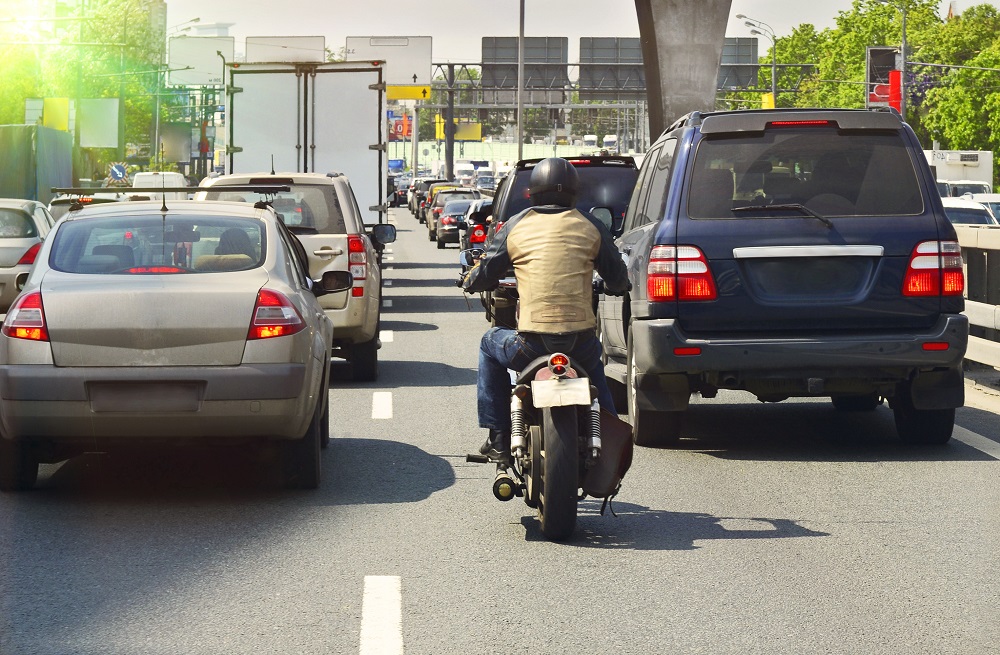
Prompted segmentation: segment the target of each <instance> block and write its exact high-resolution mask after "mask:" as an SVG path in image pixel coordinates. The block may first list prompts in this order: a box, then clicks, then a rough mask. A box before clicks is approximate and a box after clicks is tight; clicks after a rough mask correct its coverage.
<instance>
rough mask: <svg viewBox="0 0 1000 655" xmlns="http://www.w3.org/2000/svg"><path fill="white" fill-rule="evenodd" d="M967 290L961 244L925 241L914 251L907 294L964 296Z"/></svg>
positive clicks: (905, 293) (905, 289)
mask: <svg viewBox="0 0 1000 655" xmlns="http://www.w3.org/2000/svg"><path fill="white" fill-rule="evenodd" d="M964 291H965V274H964V273H963V271H962V247H961V246H960V245H959V244H958V242H957V241H922V242H920V243H918V244H917V246H916V248H914V249H913V254H911V255H910V264H909V266H907V268H906V277H904V278H903V295H904V296H908V297H923V296H961V295H962V293H963V292H964Z"/></svg>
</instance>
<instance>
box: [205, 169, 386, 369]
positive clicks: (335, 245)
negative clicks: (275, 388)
mask: <svg viewBox="0 0 1000 655" xmlns="http://www.w3.org/2000/svg"><path fill="white" fill-rule="evenodd" d="M248 185H249V186H248ZM201 186H203V187H207V189H206V190H205V191H202V192H199V193H198V194H196V196H195V199H196V200H230V201H232V200H236V201H243V202H251V203H253V202H260V201H266V202H269V203H270V204H271V205H272V206H273V207H274V209H275V211H276V212H277V213H278V216H279V217H280V218H281V220H282V222H284V224H285V225H286V226H287V227H288V229H289V231H291V232H292V233H293V234H295V235H296V236H297V237H298V238H299V241H301V242H302V245H303V246H304V247H305V251H306V255H307V257H308V259H309V277H311V278H312V279H315V280H318V279H320V278H322V277H323V274H324V273H325V272H327V271H350V272H351V275H352V276H353V277H354V286H353V287H352V288H351V289H350V290H348V291H344V292H340V293H331V294H328V295H325V296H323V297H321V298H320V299H319V300H320V304H321V305H322V306H323V309H324V311H325V312H326V315H327V316H329V317H330V319H331V320H332V321H333V348H334V350H333V354H334V356H337V357H342V358H343V359H346V360H348V361H349V362H350V363H351V368H352V373H353V378H354V380H356V381H362V382H370V381H373V380H375V379H377V378H378V349H379V346H380V342H379V336H378V332H379V320H380V315H381V307H382V271H381V267H380V266H379V262H380V258H379V251H381V249H382V247H383V246H384V245H385V244H387V243H392V242H393V241H395V240H396V228H395V227H394V226H392V225H389V224H387V223H379V224H377V225H374V226H366V225H365V224H364V223H363V221H362V218H361V211H360V209H359V208H358V203H357V201H356V200H355V198H354V192H353V191H352V190H351V184H350V182H349V181H348V179H347V178H346V177H345V176H344V175H341V174H340V173H328V174H326V175H323V174H321V173H277V174H268V173H251V174H232V175H222V176H219V177H216V178H206V179H205V180H203V181H202V183H201ZM227 186H240V188H239V189H232V190H226V189H224V188H223V187H227ZM253 186H259V187H261V188H260V189H259V190H254V189H253V188H250V187H253ZM267 186H272V187H273V186H287V187H288V188H289V189H290V190H289V191H279V192H268V191H267V189H266V187H267ZM369 228H370V229H369Z"/></svg>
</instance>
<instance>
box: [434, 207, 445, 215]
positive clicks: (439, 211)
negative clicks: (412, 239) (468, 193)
mask: <svg viewBox="0 0 1000 655" xmlns="http://www.w3.org/2000/svg"><path fill="white" fill-rule="evenodd" d="M443 210H444V207H435V208H434V210H433V211H434V215H435V216H440V215H441V212H442V211H443Z"/></svg>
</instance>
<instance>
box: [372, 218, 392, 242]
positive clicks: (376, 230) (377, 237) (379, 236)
mask: <svg viewBox="0 0 1000 655" xmlns="http://www.w3.org/2000/svg"><path fill="white" fill-rule="evenodd" d="M371 234H372V239H373V240H374V241H375V242H376V243H380V244H382V245H385V244H387V243H392V242H393V241H395V240H396V226H395V225H392V224H390V223H378V224H377V225H373V226H372V233H371Z"/></svg>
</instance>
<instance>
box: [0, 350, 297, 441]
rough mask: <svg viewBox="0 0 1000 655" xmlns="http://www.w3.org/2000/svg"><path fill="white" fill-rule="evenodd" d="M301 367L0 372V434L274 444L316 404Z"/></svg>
mask: <svg viewBox="0 0 1000 655" xmlns="http://www.w3.org/2000/svg"><path fill="white" fill-rule="evenodd" d="M305 375H306V367H305V366H304V365H302V364H252V365H249V364H244V365H241V366H218V367H156V368H150V369H149V370H148V371H145V370H142V369H136V368H128V369H116V368H112V367H93V368H90V367H81V368H56V367H52V366H28V365H16V366H2V367H0V403H2V408H0V409H2V424H3V436H4V437H6V438H9V439H20V440H23V439H31V440H46V441H59V442H73V441H84V440H87V439H97V438H103V437H112V438H113V437H122V438H129V439H132V438H134V439H137V440H142V439H147V438H157V439H160V438H167V439H170V438H176V439H210V438H215V437H221V438H247V437H250V438H258V437H263V438H279V439H295V438H299V437H301V436H302V435H303V434H304V431H305V427H306V426H307V425H308V423H309V420H310V418H311V416H312V410H313V408H314V406H315V400H312V399H310V396H309V393H308V390H307V389H306V382H307V381H306V379H305Z"/></svg>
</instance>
